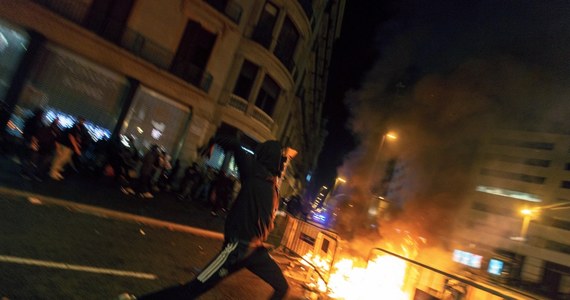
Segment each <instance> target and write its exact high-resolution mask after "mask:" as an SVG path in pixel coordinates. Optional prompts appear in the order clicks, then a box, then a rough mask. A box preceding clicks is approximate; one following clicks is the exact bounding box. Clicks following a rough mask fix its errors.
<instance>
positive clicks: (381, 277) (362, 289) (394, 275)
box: [328, 255, 410, 300]
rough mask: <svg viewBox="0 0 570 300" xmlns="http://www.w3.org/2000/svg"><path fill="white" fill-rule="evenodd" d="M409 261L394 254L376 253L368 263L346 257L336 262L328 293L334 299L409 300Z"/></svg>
mask: <svg viewBox="0 0 570 300" xmlns="http://www.w3.org/2000/svg"><path fill="white" fill-rule="evenodd" d="M406 269H407V265H406V262H405V261H403V260H401V259H399V258H397V257H393V256H389V255H382V256H377V257H376V258H374V259H373V260H371V261H369V262H368V264H367V265H362V263H361V262H359V261H357V260H354V259H349V258H345V259H342V260H340V261H339V262H338V263H336V264H335V265H334V268H333V273H332V274H331V277H330V279H329V284H328V288H329V293H328V295H329V296H330V297H331V298H334V299H346V300H348V299H378V297H379V296H381V297H382V298H383V299H394V300H398V299H409V298H410V297H409V295H408V294H407V293H405V292H404V291H403V286H404V281H405V278H406Z"/></svg>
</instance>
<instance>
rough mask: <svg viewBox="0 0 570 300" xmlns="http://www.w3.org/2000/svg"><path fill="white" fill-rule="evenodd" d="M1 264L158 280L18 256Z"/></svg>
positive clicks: (3, 257) (5, 258)
mask: <svg viewBox="0 0 570 300" xmlns="http://www.w3.org/2000/svg"><path fill="white" fill-rule="evenodd" d="M0 262H7V263H15V264H21V265H31V266H39V267H47V268H55V269H64V270H73V271H81V272H89V273H98V274H109V275H115V276H125V277H135V278H142V279H150V280H154V279H157V278H158V277H157V276H156V275H154V274H150V273H141V272H132V271H124V270H116V269H106V268H96V267H90V266H82V265H72V264H66V263H60V262H54V261H45V260H38V259H30V258H23V257H16V256H6V255H0Z"/></svg>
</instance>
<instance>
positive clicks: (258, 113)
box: [251, 107, 273, 130]
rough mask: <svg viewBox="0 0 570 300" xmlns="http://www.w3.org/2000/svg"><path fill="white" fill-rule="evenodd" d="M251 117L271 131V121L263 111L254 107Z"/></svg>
mask: <svg viewBox="0 0 570 300" xmlns="http://www.w3.org/2000/svg"><path fill="white" fill-rule="evenodd" d="M251 116H252V117H253V118H254V119H256V120H258V121H259V122H261V124H263V125H264V126H265V127H267V129H269V130H272V129H273V119H272V118H271V117H270V116H268V115H267V114H266V113H265V112H264V111H263V110H261V109H259V108H257V107H255V108H254V110H253V113H252V114H251Z"/></svg>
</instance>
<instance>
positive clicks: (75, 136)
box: [49, 117, 89, 181]
mask: <svg viewBox="0 0 570 300" xmlns="http://www.w3.org/2000/svg"><path fill="white" fill-rule="evenodd" d="M88 138H89V133H88V132H87V128H85V119H84V118H83V117H79V118H78V119H77V122H75V124H73V127H71V128H69V129H67V130H66V131H64V133H63V134H62V136H61V139H60V140H59V141H58V142H56V150H55V156H54V158H53V161H52V164H51V169H50V172H49V176H50V177H51V178H52V179H53V180H57V181H59V180H62V179H63V175H61V172H62V171H63V169H64V168H65V166H66V165H67V164H68V163H69V162H71V159H72V156H73V154H76V155H78V156H81V154H82V149H81V148H82V146H83V145H84V144H86V142H87V141H86V139H88Z"/></svg>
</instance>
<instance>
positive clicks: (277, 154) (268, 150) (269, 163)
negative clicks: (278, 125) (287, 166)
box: [255, 140, 285, 176]
mask: <svg viewBox="0 0 570 300" xmlns="http://www.w3.org/2000/svg"><path fill="white" fill-rule="evenodd" d="M255 160H257V161H258V162H259V163H261V164H262V165H263V166H264V167H265V168H267V170H268V171H269V172H270V173H271V174H272V175H274V176H279V175H281V172H282V171H283V164H284V163H285V160H284V159H283V155H282V148H281V144H280V143H279V142H278V141H274V140H272V141H266V142H264V143H261V144H259V145H258V146H257V147H256V148H255Z"/></svg>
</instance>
